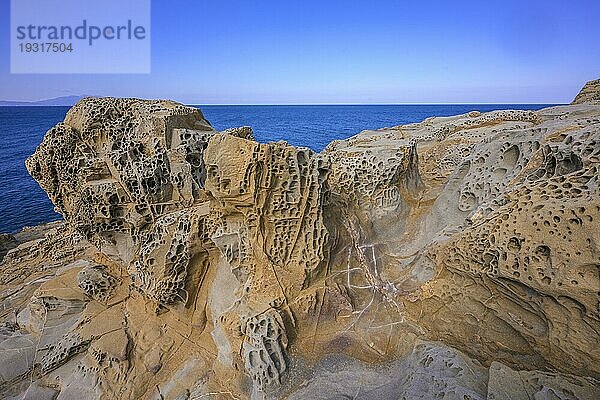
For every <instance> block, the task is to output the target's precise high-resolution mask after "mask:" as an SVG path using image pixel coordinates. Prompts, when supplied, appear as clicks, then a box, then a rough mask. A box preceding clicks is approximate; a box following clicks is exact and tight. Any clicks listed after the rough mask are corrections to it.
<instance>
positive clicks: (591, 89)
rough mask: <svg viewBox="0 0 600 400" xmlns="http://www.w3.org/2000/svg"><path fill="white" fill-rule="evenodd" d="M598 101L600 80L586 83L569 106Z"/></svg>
mask: <svg viewBox="0 0 600 400" xmlns="http://www.w3.org/2000/svg"><path fill="white" fill-rule="evenodd" d="M593 101H600V79H596V80H593V81H589V82H587V83H586V84H585V85H584V86H583V88H582V89H581V91H580V92H579V94H577V97H575V99H574V100H573V102H572V103H571V104H581V103H589V102H593Z"/></svg>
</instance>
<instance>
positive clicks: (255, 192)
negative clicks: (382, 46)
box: [0, 84, 600, 400]
mask: <svg viewBox="0 0 600 400" xmlns="http://www.w3.org/2000/svg"><path fill="white" fill-rule="evenodd" d="M586 88H587V89H584V91H583V92H582V94H580V95H579V96H578V97H577V99H576V101H575V102H574V103H577V104H573V105H568V106H557V107H551V108H546V109H543V110H540V111H537V112H533V111H519V110H508V111H495V112H489V113H484V114H482V113H479V112H471V113H468V114H464V115H457V116H453V117H444V118H438V117H434V118H429V119H426V120H425V121H423V122H421V123H416V124H410V125H404V126H397V127H392V128H386V129H381V130H376V131H364V132H362V133H360V134H358V135H356V136H354V137H352V138H349V139H347V140H342V141H334V142H332V143H331V144H330V145H329V146H328V147H327V148H326V149H325V150H324V151H322V152H321V153H318V154H317V153H314V152H313V151H311V150H309V149H306V148H296V147H293V146H290V145H288V144H287V143H285V142H278V143H266V144H263V143H258V142H257V141H255V140H254V137H253V134H252V130H251V129H250V128H248V127H242V128H233V129H229V130H227V131H222V132H218V131H216V130H214V129H213V128H212V127H211V125H210V124H209V122H208V121H206V119H205V118H204V117H203V115H202V113H201V112H200V111H199V110H198V109H195V108H191V107H186V106H183V105H180V104H177V103H174V102H169V101H145V100H137V99H114V98H103V99H95V98H86V99H83V100H81V101H80V102H79V103H78V104H77V105H75V106H74V107H73V108H72V109H71V110H70V111H69V112H68V113H67V116H66V118H65V120H64V122H63V123H60V124H58V125H57V126H55V127H54V128H52V129H51V130H50V131H48V132H47V133H46V136H45V137H44V140H43V141H42V143H41V144H40V146H39V147H38V149H37V150H36V152H35V154H34V155H32V156H31V157H30V158H29V159H28V160H27V163H26V164H27V168H28V170H29V171H30V173H31V175H32V176H33V177H34V178H35V179H36V180H37V181H38V182H39V184H40V186H41V187H42V188H43V189H44V190H45V191H46V192H47V193H48V196H49V197H50V199H51V200H52V202H53V203H54V205H55V206H56V209H57V210H58V211H59V212H60V213H61V214H62V215H63V217H64V223H59V224H52V225H50V226H49V227H47V228H46V233H45V237H44V238H40V239H36V240H34V241H30V242H26V243H23V244H21V245H19V246H18V247H16V248H13V249H11V250H9V251H8V253H7V255H6V256H5V259H4V262H3V264H2V272H0V301H1V302H2V314H1V315H2V318H3V325H2V327H1V328H0V347H1V348H2V351H1V352H0V358H1V360H0V361H1V362H0V393H1V395H2V397H3V398H7V399H55V398H58V399H82V398H86V399H87V398H90V399H94V398H101V399H115V398H119V399H140V398H146V399H201V398H215V399H221V398H223V399H227V398H234V399H243V398H256V399H260V398H291V399H305V398H321V399H334V398H354V399H371V398H384V399H385V398H405V399H415V398H444V399H490V400H491V399H508V398H512V399H520V398H523V399H531V398H535V399H555V398H560V399H572V398H578V399H596V398H599V397H600V381H599V379H600V347H599V346H598V343H599V342H600V229H599V228H600V225H598V221H600V188H599V179H600V172H599V168H600V103H598V102H594V101H591V100H594V99H597V95H598V86H597V84H596V86H594V85H593V84H588V85H586ZM594 88H595V89H594ZM594 91H595V92H594ZM11 247H14V246H11Z"/></svg>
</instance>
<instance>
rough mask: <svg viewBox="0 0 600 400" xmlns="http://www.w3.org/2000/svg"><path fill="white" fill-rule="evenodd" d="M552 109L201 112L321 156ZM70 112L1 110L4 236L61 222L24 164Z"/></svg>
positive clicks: (223, 124) (218, 124)
mask: <svg viewBox="0 0 600 400" xmlns="http://www.w3.org/2000/svg"><path fill="white" fill-rule="evenodd" d="M548 106H550V104H485V105H481V104H478V105H469V104H456V105H306V106H202V107H201V108H202V111H203V113H204V115H205V117H206V118H207V119H208V120H209V121H210V122H211V124H212V125H213V126H214V127H215V129H218V130H223V129H226V128H232V127H236V126H243V125H249V126H251V127H252V128H253V130H254V133H255V135H256V138H257V140H258V141H260V142H268V141H277V140H286V141H287V142H289V143H290V144H293V145H296V146H306V147H310V148H312V149H313V150H315V151H321V150H322V149H323V148H324V147H325V146H326V145H327V144H328V143H329V142H331V141H332V140H334V139H344V138H347V137H350V136H352V135H354V134H356V133H358V132H360V131H361V130H365V129H376V128H382V127H386V126H394V125H401V124H408V123H412V122H419V121H422V120H423V119H425V118H427V117H431V116H450V115H455V114H462V113H466V112H469V111H472V110H479V111H482V112H485V111H491V110H498V109H526V110H538V109H541V108H544V107H548ZM68 109H69V107H0V143H1V145H0V171H2V179H1V180H0V233H5V232H14V231H17V230H19V229H21V228H22V227H24V226H33V225H38V224H41V223H45V222H50V221H55V220H57V219H60V218H61V217H60V215H59V214H57V213H55V212H54V211H53V206H52V203H51V202H50V200H49V199H48V197H47V196H46V193H45V192H44V191H43V190H42V189H41V188H40V187H39V186H38V185H37V183H36V182H35V181H34V180H33V179H32V178H31V177H30V176H29V174H28V173H27V170H26V169H25V164H24V161H25V159H26V158H27V157H28V156H29V155H31V154H32V153H33V152H34V151H35V148H36V147H37V145H38V144H39V143H40V142H41V140H42V138H43V136H44V134H45V133H46V131H47V130H48V129H50V128H51V127H52V126H53V125H55V124H56V123H58V122H60V121H62V120H63V118H64V116H65V113H66V112H67V110H68Z"/></svg>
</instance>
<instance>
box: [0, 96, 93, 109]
mask: <svg viewBox="0 0 600 400" xmlns="http://www.w3.org/2000/svg"><path fill="white" fill-rule="evenodd" d="M84 97H89V96H61V97H54V98H52V99H45V100H38V101H13V100H0V107H31V106H57V107H60V106H63V107H64V106H73V105H75V103H77V102H78V101H79V100H81V99H83V98H84Z"/></svg>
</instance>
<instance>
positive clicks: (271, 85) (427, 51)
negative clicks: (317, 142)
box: [0, 0, 600, 104]
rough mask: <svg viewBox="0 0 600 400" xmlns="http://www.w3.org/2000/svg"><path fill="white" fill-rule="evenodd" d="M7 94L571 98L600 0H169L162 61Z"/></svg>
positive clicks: (5, 65) (5, 7)
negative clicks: (141, 70)
mask: <svg viewBox="0 0 600 400" xmlns="http://www.w3.org/2000/svg"><path fill="white" fill-rule="evenodd" d="M9 3H10V1H9V0H0V15H1V17H2V21H1V23H0V36H1V40H0V52H1V54H2V56H1V58H0V99H10V100H37V99H43V98H50V97H56V96H65V95H80V94H92V95H102V96H105V95H106V96H108V95H111V96H133V97H143V98H171V99H175V100H178V101H182V102H185V103H193V104H284V103H285V104H290V103H564V102H569V101H571V99H572V98H573V97H574V96H575V95H576V93H577V91H578V90H579V89H580V87H581V86H582V85H583V83H584V82H585V81H587V80H590V79H595V78H599V77H600V42H599V38H600V23H599V21H600V1H598V0H588V1H583V0H571V1H552V0H547V1H537V0H520V1H512V0H508V1H502V2H500V1H481V0H477V1H458V0H457V1H444V2H442V1H438V2H436V1H399V0H398V1H392V0H384V1H349V0H344V1H341V0H339V1H338V0H336V1H326V0H321V1H313V0H304V1H282V0H278V1H274V0H260V1H247V0H245V1H244V0H236V1H231V0H219V1H210V2H209V1H198V0H195V1H194V0H189V1H158V0H154V1H153V2H152V26H151V32H152V33H151V37H152V65H151V68H152V72H151V73H150V74H127V75H86V74H79V75H65V74H59V75H48V74H45V75H11V74H10V62H9V29H10V28H9V25H10V24H9V16H10V12H9V11H10V9H9Z"/></svg>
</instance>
